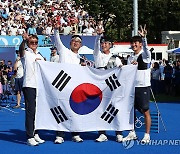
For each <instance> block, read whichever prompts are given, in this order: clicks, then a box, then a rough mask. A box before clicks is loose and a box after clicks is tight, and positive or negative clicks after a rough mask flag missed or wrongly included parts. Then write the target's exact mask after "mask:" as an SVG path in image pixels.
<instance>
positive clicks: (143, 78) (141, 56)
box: [127, 38, 151, 112]
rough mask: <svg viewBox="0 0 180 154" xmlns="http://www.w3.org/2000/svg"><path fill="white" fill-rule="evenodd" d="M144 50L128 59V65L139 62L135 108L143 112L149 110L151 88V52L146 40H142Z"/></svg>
mask: <svg viewBox="0 0 180 154" xmlns="http://www.w3.org/2000/svg"><path fill="white" fill-rule="evenodd" d="M142 43H143V49H142V50H141V51H140V52H139V53H138V54H136V55H135V54H134V55H132V56H130V57H129V58H128V62H127V64H131V62H132V61H136V62H138V67H137V73H136V80H135V102H134V103H135V108H137V109H138V110H139V111H140V112H141V110H145V111H146V110H148V109H149V99H150V86H151V69H150V62H151V52H150V51H149V50H148V49H147V40H146V38H143V39H142Z"/></svg>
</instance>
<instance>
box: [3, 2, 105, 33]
mask: <svg viewBox="0 0 180 154" xmlns="http://www.w3.org/2000/svg"><path fill="white" fill-rule="evenodd" d="M54 22H58V23H59V24H61V25H62V26H61V27H62V28H61V29H60V33H61V34H64V35H68V34H77V33H78V34H82V35H96V29H97V27H102V21H98V22H96V21H95V20H94V18H93V17H92V16H90V15H89V14H88V12H86V11H85V10H84V9H83V8H82V7H81V6H77V5H76V3H75V1H72V0H41V1H40V0H39V1H37V0H4V1H3V0H0V23H1V24H0V35H10V36H11V35H21V34H23V32H25V31H26V32H28V34H37V35H51V34H53V28H52V27H53V26H52V25H53V24H54Z"/></svg>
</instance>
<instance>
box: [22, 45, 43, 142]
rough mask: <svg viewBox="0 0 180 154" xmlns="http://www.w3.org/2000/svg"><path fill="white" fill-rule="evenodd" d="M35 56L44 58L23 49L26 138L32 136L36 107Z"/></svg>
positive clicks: (28, 49)
mask: <svg viewBox="0 0 180 154" xmlns="http://www.w3.org/2000/svg"><path fill="white" fill-rule="evenodd" d="M36 58H40V59H41V60H44V58H43V57H42V56H41V55H40V54H39V53H38V51H36V53H34V52H33V50H32V49H30V48H27V49H26V50H25V51H24V57H22V58H21V61H22V64H23V69H24V80H23V94H24V98H25V108H26V122H25V126H26V133H27V138H28V139H30V138H34V120H35V108H36V89H37V79H36V65H35V61H36Z"/></svg>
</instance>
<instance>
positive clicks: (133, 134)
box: [122, 131, 137, 142]
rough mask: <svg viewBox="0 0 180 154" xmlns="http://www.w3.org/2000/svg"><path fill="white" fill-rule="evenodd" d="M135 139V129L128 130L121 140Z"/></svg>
mask: <svg viewBox="0 0 180 154" xmlns="http://www.w3.org/2000/svg"><path fill="white" fill-rule="evenodd" d="M136 139H137V136H136V133H135V131H130V132H129V134H128V136H126V137H125V138H123V140H122V141H123V142H126V141H130V140H136Z"/></svg>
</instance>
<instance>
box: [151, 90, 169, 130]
mask: <svg viewBox="0 0 180 154" xmlns="http://www.w3.org/2000/svg"><path fill="white" fill-rule="evenodd" d="M150 90H151V94H152V97H153V99H154V103H155V106H156V109H157V112H158V113H159V117H160V119H161V122H162V125H163V127H164V130H165V131H166V127H165V124H164V121H163V119H162V116H161V113H160V110H159V108H158V105H157V102H156V99H155V96H154V93H153V91H152V88H150Z"/></svg>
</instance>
